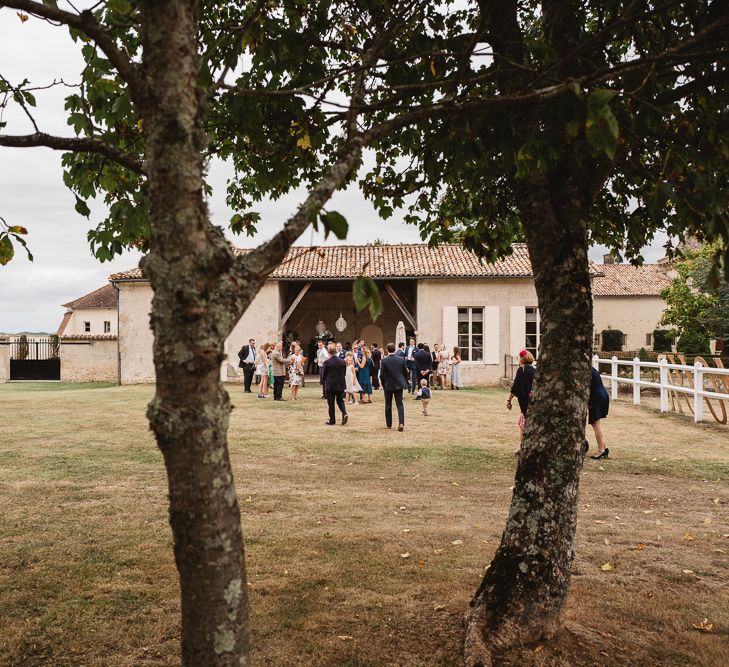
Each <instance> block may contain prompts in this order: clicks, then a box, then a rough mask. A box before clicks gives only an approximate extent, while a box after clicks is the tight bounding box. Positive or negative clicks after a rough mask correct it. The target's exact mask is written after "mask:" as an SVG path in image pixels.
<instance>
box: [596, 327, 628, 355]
mask: <svg viewBox="0 0 729 667" xmlns="http://www.w3.org/2000/svg"><path fill="white" fill-rule="evenodd" d="M601 339H602V351H603V352H620V351H621V350H622V349H623V332H622V331H620V329H603V330H602V334H601Z"/></svg>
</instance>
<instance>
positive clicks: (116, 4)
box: [106, 0, 132, 14]
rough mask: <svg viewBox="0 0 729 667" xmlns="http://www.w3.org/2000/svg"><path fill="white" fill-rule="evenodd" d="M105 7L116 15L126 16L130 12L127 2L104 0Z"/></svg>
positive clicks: (130, 8) (124, 0)
mask: <svg viewBox="0 0 729 667" xmlns="http://www.w3.org/2000/svg"><path fill="white" fill-rule="evenodd" d="M106 6H107V7H108V8H109V9H110V10H111V11H112V12H116V13H117V14H128V13H129V12H130V11H131V10H132V7H131V5H130V4H129V3H128V2H127V0H106Z"/></svg>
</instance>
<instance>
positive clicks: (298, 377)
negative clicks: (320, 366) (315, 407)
mask: <svg viewBox="0 0 729 667" xmlns="http://www.w3.org/2000/svg"><path fill="white" fill-rule="evenodd" d="M286 361H288V364H289V386H290V387H291V398H292V399H293V400H294V401H298V400H299V398H298V394H299V387H300V386H301V385H302V383H303V381H304V355H303V354H302V352H301V345H299V344H298V343H294V344H293V346H292V348H291V354H290V355H289V357H288V359H287V360H286Z"/></svg>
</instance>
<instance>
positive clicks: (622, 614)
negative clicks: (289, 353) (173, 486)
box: [0, 384, 729, 667]
mask: <svg viewBox="0 0 729 667" xmlns="http://www.w3.org/2000/svg"><path fill="white" fill-rule="evenodd" d="M41 389H42V390H41ZM230 391H231V394H232V396H233V404H234V406H235V409H234V410H233V415H232V419H231V426H230V447H231V456H232V461H233V467H234V471H235V476H236V482H237V486H238V494H239V499H240V504H241V510H242V514H243V525H244V531H245V536H246V556H247V563H248V575H249V582H250V587H251V591H250V593H251V615H252V624H253V647H254V649H253V650H254V654H253V659H254V664H256V665H272V666H278V665H316V666H326V667H335V666H336V667H345V666H346V667H354V666H364V665H367V666H372V667H381V666H398V667H401V666H430V665H443V666H445V665H458V664H460V662H459V657H458V656H459V650H460V641H461V636H462V630H463V628H462V618H463V613H464V610H465V609H466V607H467V605H468V601H469V599H470V596H471V595H472V593H473V592H474V590H475V589H476V587H477V585H478V583H479V581H480V578H481V576H482V574H483V571H484V567H485V566H486V565H487V564H488V562H489V560H490V559H491V556H492V555H493V552H494V551H495V549H496V547H497V545H498V541H499V538H500V535H501V531H502V530H503V527H504V524H505V519H506V513H507V510H508V506H509V501H510V497H511V491H510V487H511V485H512V480H513V475H514V468H515V460H514V458H513V457H512V455H511V449H512V446H513V444H514V441H515V439H516V438H517V432H518V431H517V427H516V423H515V421H516V414H515V413H508V412H507V411H506V409H505V407H504V399H505V396H506V394H505V392H504V391H503V390H497V389H493V390H478V391H476V390H473V391H461V392H452V391H449V392H442V393H435V395H434V400H433V401H432V403H431V405H430V412H431V416H429V417H427V418H424V417H422V416H421V415H420V414H419V412H418V411H417V406H418V404H417V403H415V402H413V401H408V402H407V403H406V410H407V428H406V431H405V432H404V433H398V432H397V431H387V430H386V429H385V428H384V419H383V416H382V396H381V395H379V394H378V393H377V392H376V393H375V398H374V401H375V403H374V405H357V406H355V407H353V408H352V409H351V420H350V423H349V425H347V426H346V427H341V426H336V427H327V426H325V425H324V421H325V404H324V401H321V400H319V399H318V386H316V387H307V388H305V389H304V390H303V399H302V400H300V401H299V402H296V403H294V402H291V401H289V402H287V403H286V404H285V405H284V404H274V403H272V402H264V401H260V400H257V399H256V397H255V394H253V395H246V396H244V395H243V394H242V393H241V389H240V386H231V387H230ZM151 394H152V388H151V387H147V386H141V387H122V388H118V387H90V386H88V385H87V386H82V387H78V386H69V385H59V384H55V385H45V386H42V387H41V386H40V385H33V384H7V385H0V415H1V417H0V419H1V420H2V421H1V423H0V665H13V666H16V665H17V666H23V667H31V666H36V665H53V666H54V667H65V666H69V667H70V666H72V665H73V666H74V667H76V666H79V665H82V666H87V665H88V666H95V667H101V666H104V667H107V666H109V665H113V666H115V667H126V666H130V667H131V666H132V665H134V666H137V665H143V666H144V665H150V666H151V665H155V666H156V665H176V664H178V662H179V660H178V655H177V637H178V599H177V578H176V571H175V568H174V562H173V558H172V551H171V537H170V530H169V526H168V524H167V516H166V482H165V477H164V470H163V466H162V459H161V456H160V454H159V453H158V451H157V449H156V447H155V445H154V441H153V438H152V437H151V435H150V433H149V431H148V428H147V423H146V419H145V416H144V411H145V406H146V403H147V401H148V400H149V399H150V397H151ZM605 430H606V435H607V439H608V446H609V447H610V451H611V454H612V456H613V458H611V459H610V460H608V461H599V462H596V461H587V462H586V464H585V472H584V475H583V480H582V490H581V498H580V514H579V527H578V534H577V544H576V549H577V556H576V560H575V565H574V578H573V586H572V595H571V598H570V602H569V605H568V607H567V611H566V621H567V626H566V627H567V630H566V631H565V632H564V633H563V634H562V635H561V636H560V637H559V638H558V641H555V642H552V643H550V644H546V645H545V646H543V647H524V649H523V650H521V651H519V652H518V654H517V653H514V655H510V656H506V657H505V658H504V660H503V662H502V663H501V664H503V665H509V664H513V665H517V664H518V665H565V666H566V665H636V666H643V665H675V666H679V665H680V666H686V665H706V666H707V667H709V666H711V667H718V666H719V665H727V664H729V649H728V647H729V586H728V584H727V582H728V581H729V429H727V428H726V427H718V426H712V425H700V426H695V425H694V424H693V422H692V421H691V420H690V419H688V418H686V417H678V416H673V415H664V416H661V415H659V414H657V413H656V412H654V411H652V410H650V409H640V408H635V407H633V406H632V405H629V404H627V403H626V402H617V403H615V404H614V405H613V406H612V407H611V415H610V417H609V419H608V420H607V421H606V423H605ZM590 437H591V433H590ZM591 442H593V445H592V450H593V451H594V441H593V440H592V438H591ZM405 554H409V555H408V556H407V557H405ZM606 563H609V564H610V565H611V566H612V569H609V570H607V571H604V570H603V569H601V566H602V565H603V564H606ZM704 619H707V623H710V624H713V629H712V631H711V632H704V631H701V630H700V629H697V628H695V627H694V625H695V624H696V625H699V624H701V623H702V622H703V621H704Z"/></svg>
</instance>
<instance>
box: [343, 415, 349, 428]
mask: <svg viewBox="0 0 729 667" xmlns="http://www.w3.org/2000/svg"><path fill="white" fill-rule="evenodd" d="M348 421H349V415H344V416H343V417H342V426H344V425H345V424H346V423H347V422H348Z"/></svg>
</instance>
